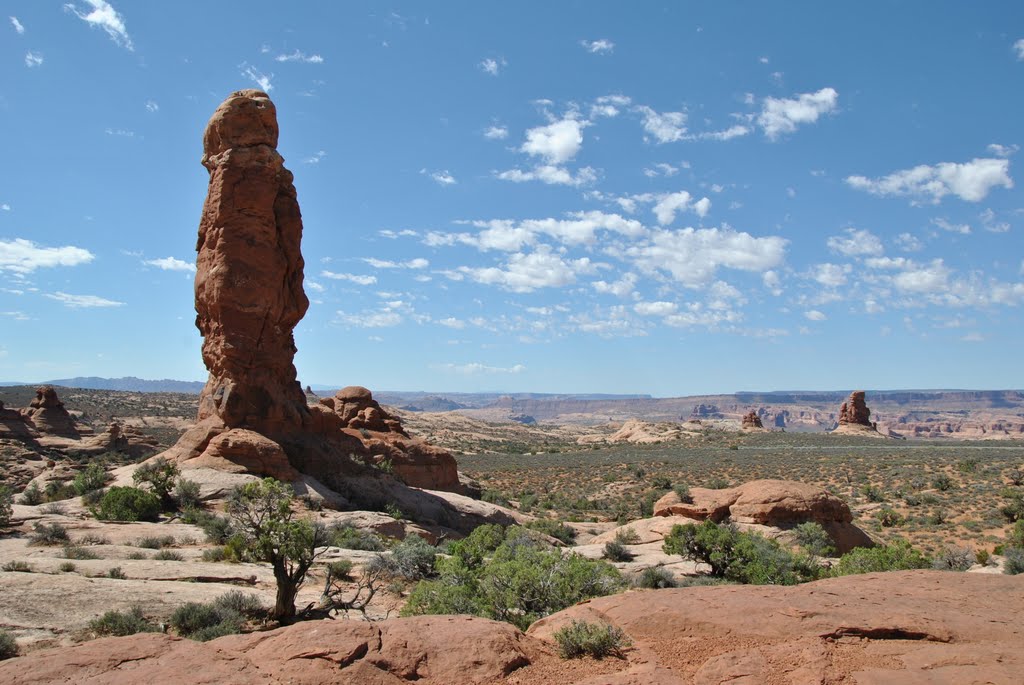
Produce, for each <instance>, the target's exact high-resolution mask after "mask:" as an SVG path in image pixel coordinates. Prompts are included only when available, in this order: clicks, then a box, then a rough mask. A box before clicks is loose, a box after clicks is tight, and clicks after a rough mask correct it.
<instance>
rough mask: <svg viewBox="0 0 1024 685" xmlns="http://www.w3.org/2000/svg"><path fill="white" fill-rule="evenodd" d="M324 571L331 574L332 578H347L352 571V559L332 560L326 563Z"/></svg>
mask: <svg viewBox="0 0 1024 685" xmlns="http://www.w3.org/2000/svg"><path fill="white" fill-rule="evenodd" d="M326 571H327V572H328V573H330V574H331V577H332V578H340V579H348V578H349V577H350V576H351V573H352V561H351V560H349V559H340V560H338V561H332V562H330V563H329V564H327V568H326Z"/></svg>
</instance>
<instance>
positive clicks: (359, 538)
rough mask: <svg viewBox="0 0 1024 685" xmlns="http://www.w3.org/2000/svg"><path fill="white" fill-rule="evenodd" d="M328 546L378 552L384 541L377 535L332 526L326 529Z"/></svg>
mask: <svg viewBox="0 0 1024 685" xmlns="http://www.w3.org/2000/svg"><path fill="white" fill-rule="evenodd" d="M327 539H328V544H330V545H331V546H332V547H341V548H342V549H358V550H363V551H366V552H380V551H381V550H383V549H384V541H383V540H381V539H380V537H379V536H378V535H375V534H374V533H370V532H368V531H364V530H359V529H358V528H354V527H352V526H350V525H345V524H343V525H337V524H335V525H332V526H329V527H328V528H327Z"/></svg>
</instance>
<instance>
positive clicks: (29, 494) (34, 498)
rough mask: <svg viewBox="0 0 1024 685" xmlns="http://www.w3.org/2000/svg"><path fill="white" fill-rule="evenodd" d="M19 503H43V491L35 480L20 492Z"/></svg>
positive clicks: (34, 504)
mask: <svg viewBox="0 0 1024 685" xmlns="http://www.w3.org/2000/svg"><path fill="white" fill-rule="evenodd" d="M21 503H22V504H27V505H29V506H36V505H38V504H42V503H43V491H42V490H40V489H39V484H38V483H36V482H35V481H33V482H31V483H29V484H28V487H27V488H25V489H24V490H23V491H22V493H21Z"/></svg>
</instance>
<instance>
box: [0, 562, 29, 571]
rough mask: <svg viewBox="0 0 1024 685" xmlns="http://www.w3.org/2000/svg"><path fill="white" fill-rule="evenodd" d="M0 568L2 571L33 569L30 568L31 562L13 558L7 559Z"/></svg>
mask: <svg viewBox="0 0 1024 685" xmlns="http://www.w3.org/2000/svg"><path fill="white" fill-rule="evenodd" d="M0 569H2V570H4V571H17V572H19V573H32V571H33V570H34V569H33V568H32V564H30V563H28V562H27V561H19V560H17V559H14V560H13V561H8V562H7V563H6V564H4V565H3V566H0Z"/></svg>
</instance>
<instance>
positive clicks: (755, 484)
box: [654, 479, 874, 554]
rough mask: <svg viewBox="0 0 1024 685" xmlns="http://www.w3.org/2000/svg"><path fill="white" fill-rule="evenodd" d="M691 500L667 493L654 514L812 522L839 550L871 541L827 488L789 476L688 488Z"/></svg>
mask: <svg viewBox="0 0 1024 685" xmlns="http://www.w3.org/2000/svg"><path fill="white" fill-rule="evenodd" d="M690 499H691V501H690V502H683V501H681V500H680V499H679V495H677V494H676V493H675V492H670V493H668V494H666V495H665V496H664V497H662V498H661V499H659V500H658V501H657V502H656V503H655V504H654V515H655V516H686V517H688V518H691V519H696V520H698V521H703V520H705V519H711V520H712V521H715V522H720V521H724V520H726V519H729V520H731V521H733V522H735V523H739V524H753V525H759V526H772V527H777V528H790V527H792V526H794V525H797V524H800V523H804V522H807V521H813V522H815V523H818V524H820V525H821V526H822V528H824V529H825V532H827V533H828V534H829V536H830V537H831V538H832V542H833V543H834V545H835V547H836V550H837V551H838V552H839V553H840V554H843V553H845V552H848V551H849V550H851V549H853V548H854V547H870V546H872V545H873V544H874V542H873V541H872V540H871V538H870V537H869V536H868V535H867V534H866V533H864V531H862V530H860V529H859V528H857V527H856V526H855V525H853V513H852V512H851V511H850V507H849V506H847V504H846V502H844V501H843V500H841V499H839V498H838V497H836V496H835V495H832V494H831V493H829V492H827V491H826V490H824V489H822V488H820V487H818V486H816V485H809V484H807V483H799V482H797V481H789V480H771V479H767V480H753V481H750V482H749V483H744V484H743V485H740V486H738V487H735V488H724V489H721V490H711V489H708V488H691V489H690Z"/></svg>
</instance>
